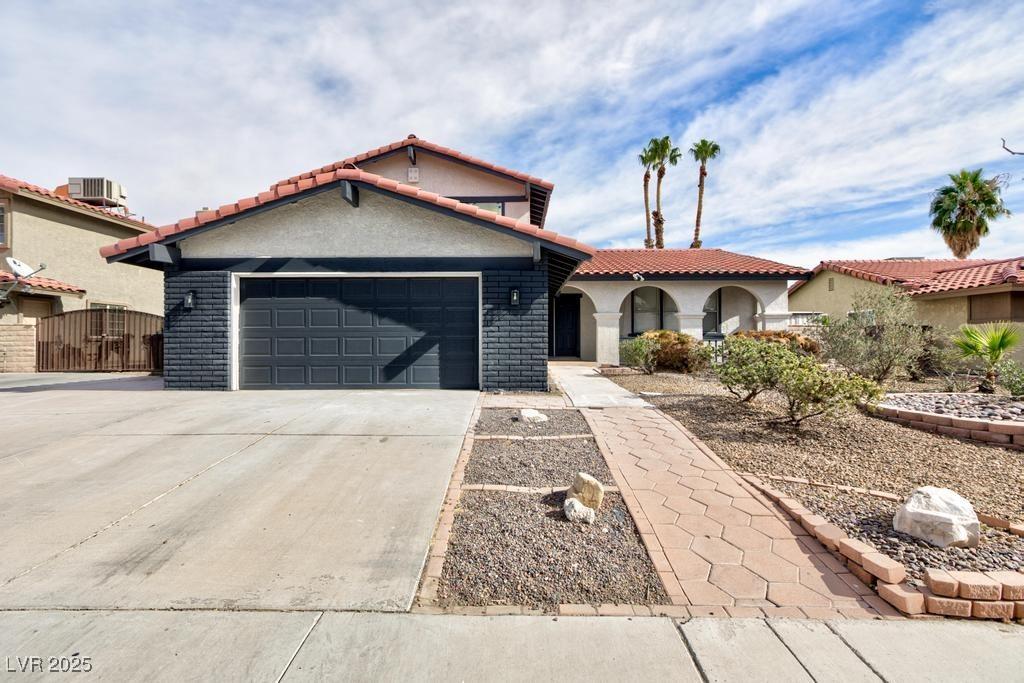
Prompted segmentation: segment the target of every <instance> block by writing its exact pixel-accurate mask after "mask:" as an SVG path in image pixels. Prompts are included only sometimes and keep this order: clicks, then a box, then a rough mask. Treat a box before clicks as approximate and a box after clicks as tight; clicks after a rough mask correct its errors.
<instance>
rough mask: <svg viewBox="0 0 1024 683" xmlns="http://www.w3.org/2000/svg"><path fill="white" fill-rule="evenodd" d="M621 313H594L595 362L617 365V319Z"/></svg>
mask: <svg viewBox="0 0 1024 683" xmlns="http://www.w3.org/2000/svg"><path fill="white" fill-rule="evenodd" d="M621 317H622V314H621V313H617V312H616V313H595V314H594V320H596V321H597V362H598V363H600V364H601V365H618V364H619V318H621Z"/></svg>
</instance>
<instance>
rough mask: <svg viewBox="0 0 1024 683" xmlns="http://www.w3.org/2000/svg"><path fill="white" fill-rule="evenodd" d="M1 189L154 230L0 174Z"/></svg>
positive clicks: (150, 226)
mask: <svg viewBox="0 0 1024 683" xmlns="http://www.w3.org/2000/svg"><path fill="white" fill-rule="evenodd" d="M0 189H3V190H7V191H8V192H12V193H14V194H18V193H20V192H27V193H29V194H34V195H36V196H39V197H45V198H46V199H52V200H56V201H58V202H62V203H64V204H67V205H69V206H73V207H75V208H77V209H85V210H87V211H92V212H93V213H96V214H99V215H100V216H101V217H103V218H106V219H108V220H112V221H117V222H118V223H122V224H124V225H125V226H127V227H130V228H134V229H135V230H139V231H149V230H153V228H154V226H152V225H150V224H149V223H143V222H142V221H138V220H135V219H134V218H128V217H127V216H122V215H120V214H117V213H114V212H113V211H108V210H106V209H104V208H103V207H100V206H93V205H92V204H86V203H85V202H80V201H78V200H77V199H72V198H71V197H65V196H63V195H59V194H57V193H56V192H54V191H53V190H48V189H46V188H45V187H40V186H39V185H33V184H32V183H29V182H25V181H24V180H18V179H17V178H12V177H10V176H6V175H3V174H0ZM43 279H46V278H43Z"/></svg>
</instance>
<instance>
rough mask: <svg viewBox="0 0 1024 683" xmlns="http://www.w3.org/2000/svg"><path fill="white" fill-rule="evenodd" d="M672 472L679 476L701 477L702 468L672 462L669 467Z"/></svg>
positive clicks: (702, 474)
mask: <svg viewBox="0 0 1024 683" xmlns="http://www.w3.org/2000/svg"><path fill="white" fill-rule="evenodd" d="M669 470H670V471H671V472H673V473H674V474H678V475H679V476H680V477H703V476H704V470H702V469H698V468H696V467H694V466H693V465H687V464H686V463H683V462H677V463H673V465H672V467H670V468H669Z"/></svg>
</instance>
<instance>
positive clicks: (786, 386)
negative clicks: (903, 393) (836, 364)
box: [775, 354, 882, 427]
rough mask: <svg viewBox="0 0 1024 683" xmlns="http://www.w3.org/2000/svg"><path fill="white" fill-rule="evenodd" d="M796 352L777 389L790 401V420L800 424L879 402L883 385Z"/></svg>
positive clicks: (785, 367) (788, 414) (779, 379)
mask: <svg viewBox="0 0 1024 683" xmlns="http://www.w3.org/2000/svg"><path fill="white" fill-rule="evenodd" d="M793 355H794V361H793V362H789V363H786V364H785V365H784V366H783V368H782V371H781V372H780V373H779V378H778V381H777V383H776V386H775V389H776V391H778V392H779V393H780V394H782V397H783V399H784V401H785V404H786V417H787V421H788V422H789V423H790V424H792V425H794V426H796V427H799V426H800V425H801V424H802V423H803V421H804V420H806V419H808V418H811V417H816V416H818V415H834V414H836V413H838V412H840V411H842V410H844V409H846V408H849V407H850V406H854V405H856V404H858V403H861V402H865V401H875V400H877V399H878V398H880V397H881V395H882V390H881V388H880V387H879V386H878V385H877V384H875V383H874V382H872V381H871V380H869V379H865V378H864V377H861V376H860V375H856V374H847V373H845V372H842V371H839V370H830V369H828V368H826V367H825V366H824V365H822V364H820V363H818V362H817V361H815V360H814V359H813V358H811V357H810V356H800V355H797V354H793Z"/></svg>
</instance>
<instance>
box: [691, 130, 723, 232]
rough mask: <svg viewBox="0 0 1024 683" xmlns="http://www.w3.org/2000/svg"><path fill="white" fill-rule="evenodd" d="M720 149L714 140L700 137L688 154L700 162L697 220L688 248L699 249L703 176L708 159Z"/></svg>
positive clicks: (702, 207) (716, 154) (705, 175)
mask: <svg viewBox="0 0 1024 683" xmlns="http://www.w3.org/2000/svg"><path fill="white" fill-rule="evenodd" d="M721 151H722V148H721V147H719V146H718V143H717V142H715V141H714V140H708V139H705V138H701V139H700V141H699V142H695V143H693V147H691V148H690V156H692V157H693V160H694V161H696V162H697V163H699V164H700V174H699V175H698V176H697V221H696V223H695V224H694V226H693V242H691V243H690V249H700V245H701V241H700V216H701V214H702V213H704V178H706V177H707V175H708V161H710V160H711V159H714V158H715V157H717V156H718V154H719V153H720V152H721Z"/></svg>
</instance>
